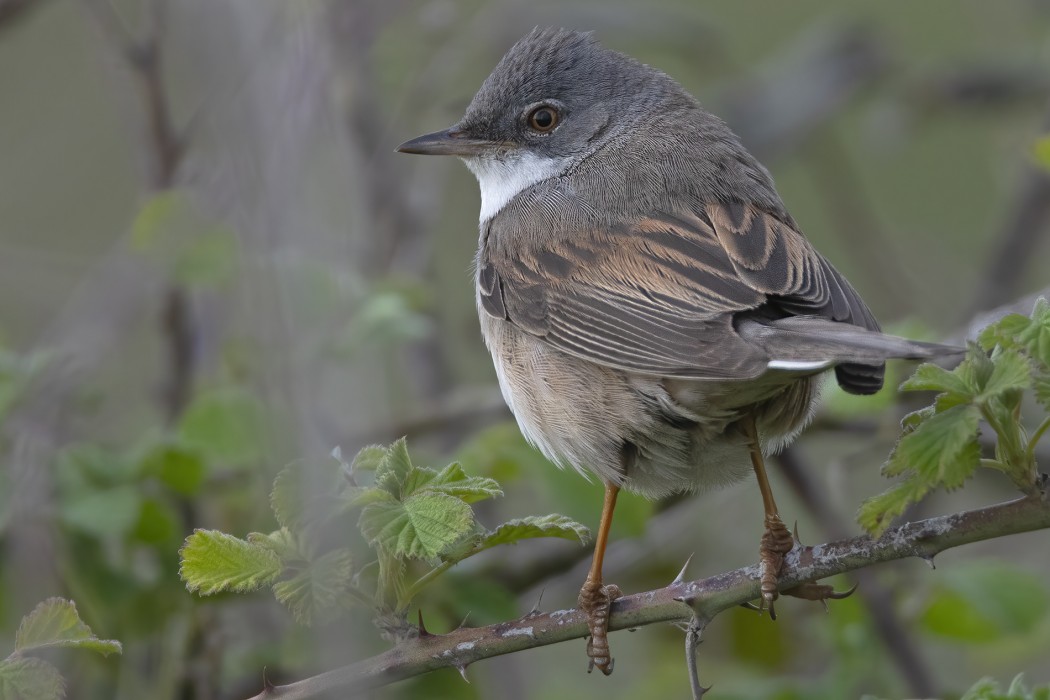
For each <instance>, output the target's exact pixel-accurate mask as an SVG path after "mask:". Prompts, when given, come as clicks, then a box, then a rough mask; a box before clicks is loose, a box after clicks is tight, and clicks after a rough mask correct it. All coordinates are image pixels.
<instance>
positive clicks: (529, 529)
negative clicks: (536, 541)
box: [482, 513, 591, 549]
mask: <svg viewBox="0 0 1050 700" xmlns="http://www.w3.org/2000/svg"><path fill="white" fill-rule="evenodd" d="M536 537H561V538H562V539H566V540H576V541H577V542H579V543H580V544H587V542H588V541H590V538H591V531H590V530H588V529H587V527H586V526H584V525H581V524H580V523H578V522H576V521H575V520H573V519H572V518H568V517H566V516H564V515H558V514H556V513H555V514H551V515H531V516H528V517H525V518H517V519H515V520H508V521H507V522H505V523H503V524H502V525H500V526H499V527H497V528H496V529H495V530H493V531H492V532H490V533H488V535H486V537H485V539H484V540H483V542H482V544H483V546H484V548H485V549H488V548H489V547H495V546H496V545H501V544H512V543H514V542H520V541H521V540H527V539H532V538H536Z"/></svg>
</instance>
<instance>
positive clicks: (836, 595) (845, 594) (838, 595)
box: [825, 583, 860, 600]
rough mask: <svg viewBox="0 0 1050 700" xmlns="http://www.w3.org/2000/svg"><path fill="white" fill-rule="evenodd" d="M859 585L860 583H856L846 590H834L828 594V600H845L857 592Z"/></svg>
mask: <svg viewBox="0 0 1050 700" xmlns="http://www.w3.org/2000/svg"><path fill="white" fill-rule="evenodd" d="M859 587H860V583H855V584H853V585H852V586H850V587H849V588H847V589H846V590H844V591H832V592H831V593H829V594H827V595H826V596H825V598H826V599H828V600H845V599H846V598H849V597H850V596H851V595H853V594H854V593H856V592H857V589H858V588H859Z"/></svg>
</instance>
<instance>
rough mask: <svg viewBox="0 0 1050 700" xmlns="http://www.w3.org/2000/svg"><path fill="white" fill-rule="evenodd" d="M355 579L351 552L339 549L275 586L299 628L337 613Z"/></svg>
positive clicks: (275, 592) (279, 598)
mask: <svg viewBox="0 0 1050 700" xmlns="http://www.w3.org/2000/svg"><path fill="white" fill-rule="evenodd" d="M351 576H353V562H352V559H351V555H350V550H348V549H336V550H333V551H331V552H328V553H327V554H325V555H324V556H322V557H319V558H318V559H316V560H314V561H312V562H310V564H309V566H308V567H307V568H306V569H304V570H303V571H300V572H299V573H298V574H296V575H295V576H294V577H293V578H291V579H289V580H287V581H280V582H279V583H275V584H274V585H273V593H274V596H276V597H277V600H279V601H280V602H281V603H282V604H284V605H285V606H286V607H287V608H288V609H289V610H290V611H291V612H292V615H294V616H295V619H296V621H297V622H299V623H300V624H304V625H310V624H312V623H313V622H314V621H315V620H317V619H319V618H320V617H321V616H329V615H330V614H331V613H333V612H336V611H337V610H338V606H339V604H340V602H341V601H342V600H343V596H344V594H345V593H346V590H347V588H348V587H349V585H350V578H351Z"/></svg>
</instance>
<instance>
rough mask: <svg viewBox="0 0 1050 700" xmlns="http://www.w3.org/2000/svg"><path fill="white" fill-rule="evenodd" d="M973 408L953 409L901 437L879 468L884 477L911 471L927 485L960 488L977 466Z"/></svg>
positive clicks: (978, 457) (974, 407) (978, 451)
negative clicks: (885, 461) (887, 459)
mask: <svg viewBox="0 0 1050 700" xmlns="http://www.w3.org/2000/svg"><path fill="white" fill-rule="evenodd" d="M979 417H980V411H979V410H978V409H977V407H976V406H954V407H952V408H949V409H948V410H946V411H944V412H943V413H938V414H937V415H935V416H933V417H932V418H930V419H929V420H926V421H925V422H923V423H922V424H921V425H919V426H918V427H917V428H916V429H915V430H914V431H912V432H911V433H909V434H907V435H905V436H904V437H902V438H901V439H900V442H898V443H897V447H896V448H894V450H893V454H892V455H890V459H889V461H888V462H887V463H886V464H885V465H884V466H883V473H885V474H886V475H887V476H898V475H901V474H905V473H908V472H910V471H914V472H915V474H916V475H917V476H918V477H921V478H922V479H925V480H926V481H927V482H928V483H929V484H930V485H937V484H944V485H945V486H946V487H948V488H954V487H957V486H960V485H961V484H962V483H963V481H965V480H966V479H967V477H969V476H970V475H971V474H972V473H973V472H974V470H976V469H977V467H978V465H979V464H980V448H979V446H978V445H977V425H978V418H979Z"/></svg>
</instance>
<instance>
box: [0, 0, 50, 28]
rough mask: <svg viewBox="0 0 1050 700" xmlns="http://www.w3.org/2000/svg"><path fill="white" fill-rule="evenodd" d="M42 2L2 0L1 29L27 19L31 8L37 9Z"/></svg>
mask: <svg viewBox="0 0 1050 700" xmlns="http://www.w3.org/2000/svg"><path fill="white" fill-rule="evenodd" d="M41 4H43V3H42V2H41V1H40V0H0V31H4V30H5V29H9V28H10V27H12V26H14V24H15V23H16V22H18V21H21V20H23V19H25V18H26V17H28V16H29V11H30V10H35V9H37V8H38V7H39V6H40V5H41Z"/></svg>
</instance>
